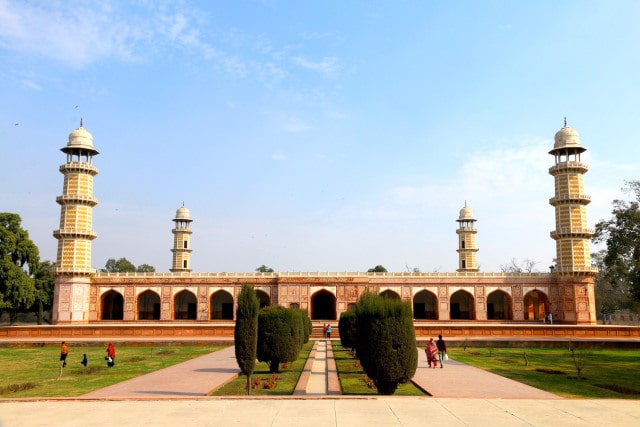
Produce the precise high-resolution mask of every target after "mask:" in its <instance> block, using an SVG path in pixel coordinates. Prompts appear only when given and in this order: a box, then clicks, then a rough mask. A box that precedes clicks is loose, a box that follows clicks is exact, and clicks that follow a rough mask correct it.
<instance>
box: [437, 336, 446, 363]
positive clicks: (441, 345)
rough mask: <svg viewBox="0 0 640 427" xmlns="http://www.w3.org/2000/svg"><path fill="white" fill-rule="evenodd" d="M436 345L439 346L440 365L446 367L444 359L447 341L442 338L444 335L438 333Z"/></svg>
mask: <svg viewBox="0 0 640 427" xmlns="http://www.w3.org/2000/svg"><path fill="white" fill-rule="evenodd" d="M436 346H438V356H439V359H440V367H441V368H444V360H445V356H446V354H447V343H445V342H444V340H443V339H442V335H438V341H436Z"/></svg>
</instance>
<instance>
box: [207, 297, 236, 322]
mask: <svg viewBox="0 0 640 427" xmlns="http://www.w3.org/2000/svg"><path fill="white" fill-rule="evenodd" d="M209 307H210V310H211V313H210V319H211V320H221V319H224V320H233V297H232V296H231V294H230V293H229V292H227V291H224V290H220V291H218V292H216V293H214V294H213V295H211V303H210V304H209Z"/></svg>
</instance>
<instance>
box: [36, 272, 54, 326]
mask: <svg viewBox="0 0 640 427" xmlns="http://www.w3.org/2000/svg"><path fill="white" fill-rule="evenodd" d="M54 266H55V263H52V262H51V261H43V262H41V263H39V264H38V268H37V270H36V272H35V274H34V284H35V287H36V300H35V303H34V305H33V307H32V311H33V312H35V314H36V319H37V322H38V325H42V324H43V323H44V320H45V319H44V311H45V310H48V309H50V308H51V304H52V303H53V291H54V288H55V279H54V277H53V267H54Z"/></svg>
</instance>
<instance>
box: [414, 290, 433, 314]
mask: <svg viewBox="0 0 640 427" xmlns="http://www.w3.org/2000/svg"><path fill="white" fill-rule="evenodd" d="M413 318H414V319H429V320H437V319H438V305H437V298H436V296H435V295H434V294H433V293H431V292H429V291H420V292H418V293H417V294H416V296H414V297H413Z"/></svg>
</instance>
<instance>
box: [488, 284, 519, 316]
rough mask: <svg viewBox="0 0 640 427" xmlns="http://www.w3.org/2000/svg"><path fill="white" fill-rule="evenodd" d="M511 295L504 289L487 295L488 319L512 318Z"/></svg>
mask: <svg viewBox="0 0 640 427" xmlns="http://www.w3.org/2000/svg"><path fill="white" fill-rule="evenodd" d="M511 307H512V306H511V297H510V296H509V294H507V293H506V292H503V291H494V292H491V293H490V294H489V296H488V297H487V320H512V319H513V313H512V308H511Z"/></svg>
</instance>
